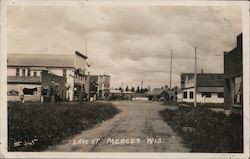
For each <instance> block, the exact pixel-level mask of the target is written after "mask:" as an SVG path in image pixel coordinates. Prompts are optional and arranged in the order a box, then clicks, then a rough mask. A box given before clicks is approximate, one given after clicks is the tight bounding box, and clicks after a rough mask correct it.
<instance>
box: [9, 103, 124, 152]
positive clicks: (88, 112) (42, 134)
mask: <svg viewBox="0 0 250 159" xmlns="http://www.w3.org/2000/svg"><path fill="white" fill-rule="evenodd" d="M118 112H119V110H118V109H117V108H116V107H115V106H113V105H112V104H111V103H97V102H89V103H81V104H80V103H79V104H77V103H74V104H72V103H61V104H59V103H58V104H56V105H55V104H49V103H46V104H45V103H42V104H41V103H37V104H35V103H25V104H21V103H18V102H15V103H9V104H8V150H9V151H42V150H44V149H46V148H47V147H48V146H50V145H55V144H57V143H60V142H61V141H62V140H63V139H65V138H67V137H69V136H72V135H75V134H78V133H80V132H81V131H82V130H86V129H89V128H91V127H93V126H94V125H95V124H97V123H100V122H102V121H104V120H107V119H110V118H112V117H113V116H114V115H116V114H117V113H118Z"/></svg>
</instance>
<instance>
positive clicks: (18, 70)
mask: <svg viewBox="0 0 250 159" xmlns="http://www.w3.org/2000/svg"><path fill="white" fill-rule="evenodd" d="M19 72H20V69H19V68H17V69H16V76H19Z"/></svg>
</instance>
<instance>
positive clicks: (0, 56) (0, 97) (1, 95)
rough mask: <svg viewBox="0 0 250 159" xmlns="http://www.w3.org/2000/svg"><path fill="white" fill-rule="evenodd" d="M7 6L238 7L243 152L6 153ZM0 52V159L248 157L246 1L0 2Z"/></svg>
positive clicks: (11, 0)
mask: <svg viewBox="0 0 250 159" xmlns="http://www.w3.org/2000/svg"><path fill="white" fill-rule="evenodd" d="M10 5H44V6H49V5H66V6H67V5H109V6H110V5H112V6H117V5H149V6H150V5H163V6H173V5H175V6H239V7H242V22H243V24H242V26H243V28H242V30H243V66H244V68H243V71H244V73H243V81H244V90H243V91H244V112H243V113H244V153H130V152H127V153H117V152H110V153H102V152H97V153H94V152H91V153H90V152H83V153H79V152H77V153H76V152H8V151H7V94H6V90H7V84H6V83H7V60H6V59H7V26H6V24H7V23H6V22H7V16H6V15H7V6H10ZM0 40H1V44H0V47H1V52H0V61H1V65H0V69H1V70H0V71H1V72H0V77H1V80H0V90H1V91H0V106H1V107H0V108H1V115H0V119H1V123H0V124H1V125H0V126H1V128H0V132H1V140H0V141H1V149H0V150H1V151H0V152H1V153H0V158H2V157H5V158H249V150H250V148H249V142H250V140H249V44H250V43H249V2H248V1H164V0H162V1H159V0H156V1H153V0H152V1H149V0H148V1H144V0H137V1H132V0H123V1H122V0H116V1H115V0H114V1H108V0H105V1H101V0H99V1H98V0H95V1H94V0H73V1H70V0H50V1H49V0H2V1H1V38H0Z"/></svg>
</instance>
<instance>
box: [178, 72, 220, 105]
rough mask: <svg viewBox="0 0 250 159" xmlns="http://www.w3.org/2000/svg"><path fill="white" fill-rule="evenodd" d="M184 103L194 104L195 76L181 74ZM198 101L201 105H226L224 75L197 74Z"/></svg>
mask: <svg viewBox="0 0 250 159" xmlns="http://www.w3.org/2000/svg"><path fill="white" fill-rule="evenodd" d="M181 89H182V101H183V102H194V74H193V73H182V74H181ZM196 92H197V93H196V100H197V102H199V103H224V75H223V74H212V73H198V74H197V90H196Z"/></svg>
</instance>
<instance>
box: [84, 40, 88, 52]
mask: <svg viewBox="0 0 250 159" xmlns="http://www.w3.org/2000/svg"><path fill="white" fill-rule="evenodd" d="M85 54H86V56H88V40H85Z"/></svg>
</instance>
